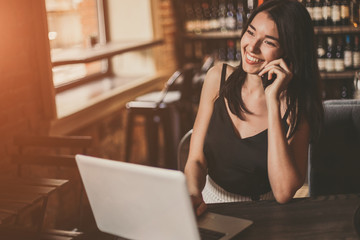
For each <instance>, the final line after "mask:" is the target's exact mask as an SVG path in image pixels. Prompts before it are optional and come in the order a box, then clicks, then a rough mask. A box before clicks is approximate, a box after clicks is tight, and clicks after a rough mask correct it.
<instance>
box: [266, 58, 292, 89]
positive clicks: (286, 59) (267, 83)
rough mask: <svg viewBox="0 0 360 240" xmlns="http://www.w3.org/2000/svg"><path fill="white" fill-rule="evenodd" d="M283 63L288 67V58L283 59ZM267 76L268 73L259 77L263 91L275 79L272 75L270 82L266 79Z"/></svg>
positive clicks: (274, 75)
mask: <svg viewBox="0 0 360 240" xmlns="http://www.w3.org/2000/svg"><path fill="white" fill-rule="evenodd" d="M284 61H285V63H286V65H288V66H289V65H290V61H289V59H288V58H284ZM268 75H269V74H268V73H265V74H263V75H262V76H261V81H262V84H263V87H264V89H265V88H267V86H269V85H270V84H272V83H273V82H274V81H275V79H276V74H275V73H273V75H272V77H271V79H270V80H269V79H268Z"/></svg>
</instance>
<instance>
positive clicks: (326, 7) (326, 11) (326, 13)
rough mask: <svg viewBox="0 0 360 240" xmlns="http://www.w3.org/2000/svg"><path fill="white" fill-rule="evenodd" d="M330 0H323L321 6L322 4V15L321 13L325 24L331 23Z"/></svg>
mask: <svg viewBox="0 0 360 240" xmlns="http://www.w3.org/2000/svg"><path fill="white" fill-rule="evenodd" d="M331 6H332V4H331V0H324V2H323V6H322V15H323V21H324V25H325V26H330V25H332V19H331Z"/></svg>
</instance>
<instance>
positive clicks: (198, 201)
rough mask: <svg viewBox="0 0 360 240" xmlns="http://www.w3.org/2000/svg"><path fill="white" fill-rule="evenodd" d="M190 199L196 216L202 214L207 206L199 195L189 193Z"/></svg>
mask: <svg viewBox="0 0 360 240" xmlns="http://www.w3.org/2000/svg"><path fill="white" fill-rule="evenodd" d="M191 201H192V204H193V207H194V210H195V213H196V216H197V217H198V216H200V215H202V214H203V213H204V212H205V211H206V209H207V206H206V203H205V202H204V200H203V198H202V196H201V195H200V196H194V195H191Z"/></svg>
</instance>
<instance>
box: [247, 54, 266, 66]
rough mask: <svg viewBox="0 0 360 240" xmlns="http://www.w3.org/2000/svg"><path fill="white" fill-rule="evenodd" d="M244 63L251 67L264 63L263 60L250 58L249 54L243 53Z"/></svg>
mask: <svg viewBox="0 0 360 240" xmlns="http://www.w3.org/2000/svg"><path fill="white" fill-rule="evenodd" d="M245 61H246V62H247V63H248V64H251V65H253V64H259V63H263V62H264V60H262V59H259V58H256V57H254V56H252V55H251V54H249V53H248V52H245Z"/></svg>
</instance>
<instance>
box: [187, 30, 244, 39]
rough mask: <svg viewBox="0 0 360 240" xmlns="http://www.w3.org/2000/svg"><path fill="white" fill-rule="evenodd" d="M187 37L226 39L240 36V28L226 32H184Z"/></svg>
mask: <svg viewBox="0 0 360 240" xmlns="http://www.w3.org/2000/svg"><path fill="white" fill-rule="evenodd" d="M185 36H186V38H188V39H227V38H239V37H241V30H238V31H226V32H204V33H186V35H185Z"/></svg>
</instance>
